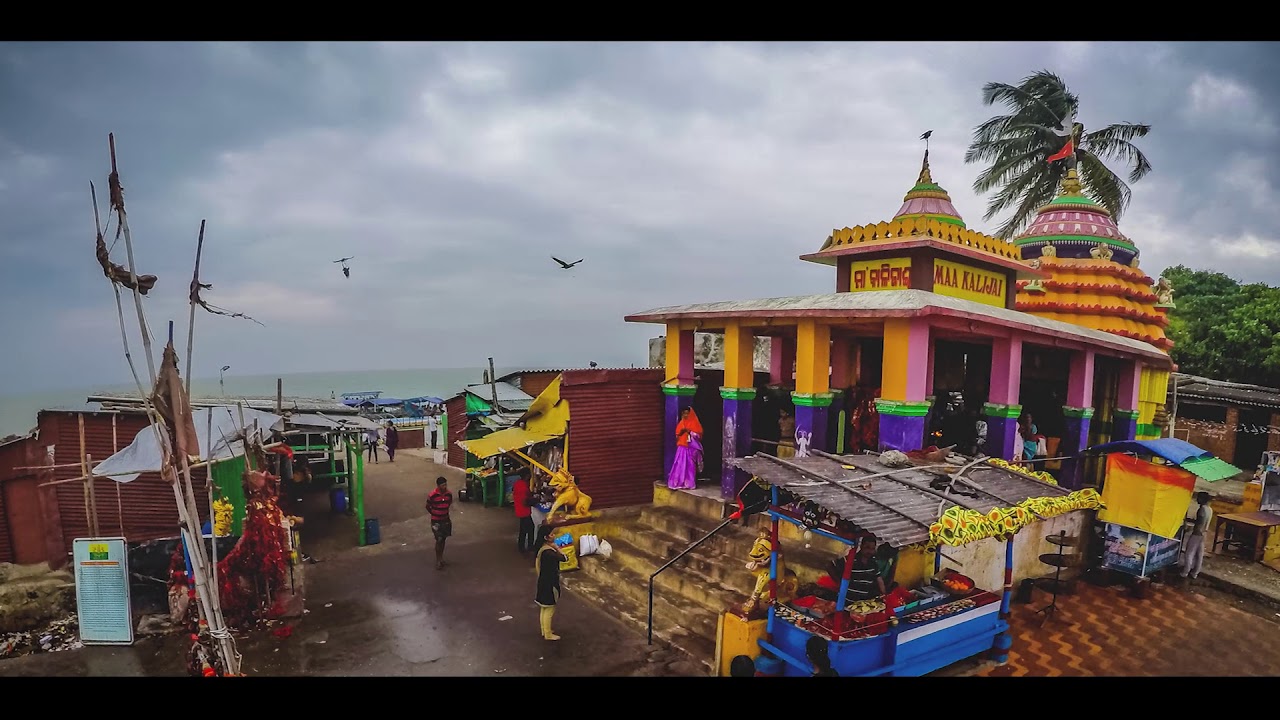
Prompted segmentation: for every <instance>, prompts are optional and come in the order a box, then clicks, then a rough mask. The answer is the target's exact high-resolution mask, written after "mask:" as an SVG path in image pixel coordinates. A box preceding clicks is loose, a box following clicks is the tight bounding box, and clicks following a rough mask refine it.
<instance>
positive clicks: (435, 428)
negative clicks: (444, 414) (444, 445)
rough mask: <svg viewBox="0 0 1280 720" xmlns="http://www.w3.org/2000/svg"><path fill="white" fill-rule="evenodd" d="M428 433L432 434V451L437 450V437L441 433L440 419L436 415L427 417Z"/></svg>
mask: <svg viewBox="0 0 1280 720" xmlns="http://www.w3.org/2000/svg"><path fill="white" fill-rule="evenodd" d="M427 432H429V433H431V449H432V450H435V449H436V437H437V436H438V435H439V433H440V418H438V417H436V416H435V415H428V416H427Z"/></svg>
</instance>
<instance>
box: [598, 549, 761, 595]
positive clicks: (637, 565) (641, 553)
mask: <svg viewBox="0 0 1280 720" xmlns="http://www.w3.org/2000/svg"><path fill="white" fill-rule="evenodd" d="M613 547H614V551H613V557H611V558H610V559H609V560H604V561H603V562H617V563H619V564H620V565H622V566H623V567H624V568H626V569H628V570H630V571H632V572H634V573H636V574H637V575H639V576H640V577H641V578H643V579H645V580H646V582H647V580H648V577H649V575H651V574H652V573H653V571H654V570H657V569H658V568H659V567H661V566H662V565H663V564H664V563H666V561H667V559H666V557H663V556H659V555H656V554H654V553H652V552H649V551H648V550H646V549H644V548H640V547H636V546H635V545H632V544H631V543H630V542H627V541H624V540H619V541H618V543H617V544H615V545H614V546H613ZM691 558H692V554H690V555H686V556H685V557H684V558H683V559H681V560H680V561H679V562H677V563H676V564H675V565H672V566H671V567H669V568H667V569H666V570H664V571H663V572H662V573H661V574H660V575H658V576H657V577H656V578H654V583H653V585H654V590H655V593H656V594H660V595H662V596H663V597H667V598H673V597H674V596H677V595H678V596H680V597H683V598H685V599H686V600H690V601H692V602H696V603H698V604H699V605H702V606H703V607H705V608H707V609H708V610H713V611H716V612H723V611H725V610H727V609H729V608H730V607H731V606H733V605H736V604H738V603H741V602H743V601H745V600H746V599H747V597H748V595H750V594H751V584H748V585H747V587H746V589H739V588H737V587H734V586H732V585H726V584H724V583H722V582H719V581H718V580H716V579H715V578H712V577H710V576H708V575H707V574H705V573H703V572H701V571H699V569H698V568H697V566H696V565H691V564H690V563H689V560H690V559H691ZM741 574H742V575H749V573H747V572H746V571H745V570H744V571H743V572H742V573H741ZM646 587H647V585H646Z"/></svg>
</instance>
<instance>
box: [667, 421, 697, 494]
mask: <svg viewBox="0 0 1280 720" xmlns="http://www.w3.org/2000/svg"><path fill="white" fill-rule="evenodd" d="M701 465H702V423H701V422H698V414H697V413H695V412H694V411H693V408H691V407H686V408H685V409H683V410H681V411H680V423H679V424H678V425H676V459H675V462H673V463H671V474H670V475H668V476H667V487H669V488H671V489H672V490H692V489H693V488H695V487H697V482H696V480H697V477H698V468H699V466H701Z"/></svg>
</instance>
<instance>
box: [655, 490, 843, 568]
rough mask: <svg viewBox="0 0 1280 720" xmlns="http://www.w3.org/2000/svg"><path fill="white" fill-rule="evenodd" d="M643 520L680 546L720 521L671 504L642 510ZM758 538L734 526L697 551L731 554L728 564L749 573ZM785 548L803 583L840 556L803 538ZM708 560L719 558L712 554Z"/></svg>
mask: <svg viewBox="0 0 1280 720" xmlns="http://www.w3.org/2000/svg"><path fill="white" fill-rule="evenodd" d="M640 521H641V523H643V524H645V525H648V526H650V527H652V528H654V529H655V530H658V531H660V532H662V533H665V534H667V535H670V536H673V537H675V538H676V539H677V541H678V542H679V544H680V549H683V548H684V547H687V546H688V545H689V544H690V543H693V542H695V541H697V540H698V539H700V538H702V537H703V536H704V535H706V534H707V533H708V532H710V531H711V530H712V529H714V528H715V526H716V525H717V524H718V523H715V522H713V521H711V520H708V519H705V518H699V517H697V516H694V515H690V514H688V513H684V512H681V511H680V510H677V509H675V508H673V507H670V506H664V507H651V508H645V509H644V510H643V511H641V513H640ZM756 537H757V534H756V533H755V532H751V531H748V530H747V529H745V528H743V527H741V526H739V525H730V526H728V527H726V528H724V529H723V530H721V531H720V532H719V533H717V534H716V535H714V536H712V537H711V538H710V539H709V540H707V541H706V542H705V543H703V544H702V545H701V546H699V547H698V549H697V550H694V553H695V554H703V556H704V557H707V554H709V553H717V554H719V555H721V556H727V557H728V558H730V559H731V560H732V561H733V562H732V563H731V564H730V565H728V567H730V568H742V572H744V573H746V568H745V567H744V566H745V565H746V563H747V555H748V553H750V552H751V546H752V545H753V544H754V543H755V540H756ZM704 549H705V550H704ZM783 550H784V551H785V553H786V555H785V557H786V563H787V567H788V568H790V569H792V570H794V571H795V572H796V576H797V577H798V578H799V579H800V582H802V583H806V582H814V581H816V580H817V579H818V577H819V576H820V575H822V574H823V573H824V572H826V567H827V563H829V562H830V561H831V559H832V558H833V557H836V555H835V554H833V553H827V552H822V551H821V550H817V549H812V548H805V547H804V545H802V544H800V542H799V541H796V542H790V543H784V544H783ZM674 554H675V553H672V554H671V555H669V556H668V557H671V556H673V555H674ZM708 559H709V560H710V559H717V558H713V557H709V558H708Z"/></svg>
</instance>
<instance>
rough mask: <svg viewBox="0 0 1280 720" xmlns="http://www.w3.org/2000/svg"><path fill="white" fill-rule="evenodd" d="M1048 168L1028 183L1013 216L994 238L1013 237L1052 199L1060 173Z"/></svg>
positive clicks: (1051, 167)
mask: <svg viewBox="0 0 1280 720" xmlns="http://www.w3.org/2000/svg"><path fill="white" fill-rule="evenodd" d="M1046 164H1047V163H1046ZM1049 168H1050V169H1049V170H1048V171H1047V172H1045V173H1043V174H1038V176H1037V178H1036V179H1035V180H1034V181H1033V182H1032V183H1029V185H1030V187H1029V189H1028V190H1027V191H1026V192H1024V193H1023V195H1022V202H1020V203H1018V209H1017V210H1014V212H1013V215H1011V216H1010V217H1009V219H1008V220H1006V221H1005V223H1004V224H1003V225H1001V226H1000V229H999V230H997V231H996V237H999V238H1004V239H1006V240H1008V239H1010V238H1012V237H1014V236H1015V235H1017V234H1018V233H1019V232H1021V231H1022V229H1023V228H1025V227H1026V226H1027V223H1029V222H1030V221H1031V218H1032V216H1033V215H1034V214H1035V212H1036V210H1038V209H1040V207H1041V206H1042V205H1044V204H1045V203H1047V202H1049V201H1050V200H1052V199H1053V196H1054V193H1056V192H1057V190H1058V175H1060V174H1061V173H1060V172H1058V171H1055V170H1054V169H1053V166H1049Z"/></svg>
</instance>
